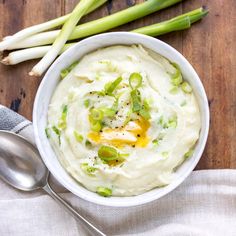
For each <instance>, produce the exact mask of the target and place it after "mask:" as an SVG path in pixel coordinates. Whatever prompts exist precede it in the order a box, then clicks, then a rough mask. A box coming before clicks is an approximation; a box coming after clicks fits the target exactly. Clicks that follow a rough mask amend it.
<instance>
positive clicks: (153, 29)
mask: <svg viewBox="0 0 236 236" xmlns="http://www.w3.org/2000/svg"><path fill="white" fill-rule="evenodd" d="M207 13H208V11H207V10H206V9H205V8H203V7H201V8H198V9H196V10H193V11H190V12H188V13H185V14H183V15H180V16H177V17H175V18H172V19H170V20H167V21H164V22H160V23H157V24H153V25H150V26H145V27H142V28H139V29H135V30H133V31H132V32H135V33H140V34H145V35H149V36H155V37H156V36H159V35H162V34H166V33H169V32H172V31H177V30H184V29H188V28H189V27H190V26H191V24H192V23H195V22H196V21H198V20H200V19H202V18H203V17H204V16H206V15H207ZM74 44H75V43H68V44H66V45H65V46H64V47H63V49H62V50H61V52H60V53H63V52H64V51H66V50H67V49H68V48H70V47H71V46H73V45H74ZM50 48H51V46H41V47H34V48H27V49H23V50H18V51H15V52H11V53H10V54H9V55H8V56H7V57H5V58H4V59H3V60H2V63H3V64H6V65H15V64H18V63H21V62H23V61H27V60H31V59H37V58H41V57H43V56H44V55H45V54H46V53H47V52H48V51H49V50H50Z"/></svg>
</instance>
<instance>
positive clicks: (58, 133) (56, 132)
mask: <svg viewBox="0 0 236 236" xmlns="http://www.w3.org/2000/svg"><path fill="white" fill-rule="evenodd" d="M52 130H53V131H54V132H55V134H56V135H57V136H58V142H59V145H61V131H60V130H59V129H58V128H57V127H56V126H53V127H52Z"/></svg>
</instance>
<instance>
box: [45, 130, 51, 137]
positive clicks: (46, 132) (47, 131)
mask: <svg viewBox="0 0 236 236" xmlns="http://www.w3.org/2000/svg"><path fill="white" fill-rule="evenodd" d="M45 134H46V136H47V138H50V133H49V128H45Z"/></svg>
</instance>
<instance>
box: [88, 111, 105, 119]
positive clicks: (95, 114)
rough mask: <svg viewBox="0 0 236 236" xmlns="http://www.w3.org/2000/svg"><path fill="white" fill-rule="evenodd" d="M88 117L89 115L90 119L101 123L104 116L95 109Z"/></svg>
mask: <svg viewBox="0 0 236 236" xmlns="http://www.w3.org/2000/svg"><path fill="white" fill-rule="evenodd" d="M90 115H91V118H92V119H93V120H94V121H101V120H102V119H103V116H104V114H103V111H102V110H99V109H95V108H94V109H92V110H91V111H90Z"/></svg>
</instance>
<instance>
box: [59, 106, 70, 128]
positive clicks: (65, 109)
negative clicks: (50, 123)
mask: <svg viewBox="0 0 236 236" xmlns="http://www.w3.org/2000/svg"><path fill="white" fill-rule="evenodd" d="M67 112H68V106H67V105H65V106H64V107H63V110H62V115H61V118H60V120H59V122H58V127H59V128H60V129H65V128H66V116H67Z"/></svg>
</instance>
